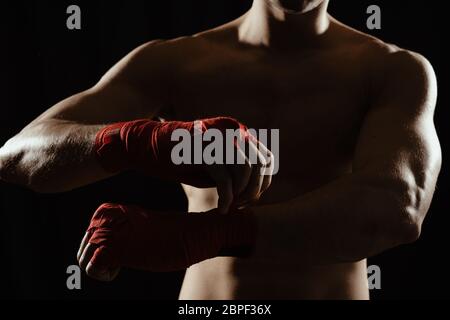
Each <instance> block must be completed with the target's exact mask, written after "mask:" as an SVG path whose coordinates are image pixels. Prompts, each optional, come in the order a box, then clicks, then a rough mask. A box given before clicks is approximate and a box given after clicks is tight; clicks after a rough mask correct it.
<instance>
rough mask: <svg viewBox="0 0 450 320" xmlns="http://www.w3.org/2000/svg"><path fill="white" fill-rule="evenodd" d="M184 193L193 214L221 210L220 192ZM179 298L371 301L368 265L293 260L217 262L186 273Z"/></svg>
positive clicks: (188, 189) (189, 190)
mask: <svg viewBox="0 0 450 320" xmlns="http://www.w3.org/2000/svg"><path fill="white" fill-rule="evenodd" d="M273 187H274V186H272V187H271V188H273ZM278 187H280V186H278ZM183 188H184V190H185V192H186V195H187V197H188V200H189V212H205V211H208V210H211V209H214V208H216V207H217V200H218V196H217V191H216V189H197V188H193V187H190V186H183ZM275 188H276V187H275ZM277 189H278V188H277ZM282 189H284V190H289V189H285V188H282ZM297 260H298V259H297ZM180 299H181V300H240V299H248V300H250V299H263V300H264V299H356V300H366V299H369V289H368V281H367V262H366V260H363V261H360V262H356V263H346V264H337V265H328V266H307V265H302V264H300V263H298V262H295V263H294V262H293V261H281V260H277V261H264V262H261V261H255V260H252V259H245V260H244V259H237V258H228V257H220V258H214V259H210V260H207V261H203V262H201V263H198V264H196V265H194V266H191V267H190V268H189V269H188V270H187V272H186V276H185V279H184V282H183V286H182V289H181V292H180Z"/></svg>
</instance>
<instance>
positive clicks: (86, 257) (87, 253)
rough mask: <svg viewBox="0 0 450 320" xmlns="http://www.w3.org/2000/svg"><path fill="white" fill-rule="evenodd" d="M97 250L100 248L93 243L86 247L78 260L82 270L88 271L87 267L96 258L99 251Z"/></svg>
mask: <svg viewBox="0 0 450 320" xmlns="http://www.w3.org/2000/svg"><path fill="white" fill-rule="evenodd" d="M97 248H98V246H96V245H95V244H92V243H88V244H87V245H86V247H85V248H84V250H83V253H82V254H81V256H80V259H79V260H78V263H79V264H80V268H81V269H82V270H84V271H86V268H87V265H88V263H89V262H90V261H91V259H92V257H93V256H94V253H95V250H97Z"/></svg>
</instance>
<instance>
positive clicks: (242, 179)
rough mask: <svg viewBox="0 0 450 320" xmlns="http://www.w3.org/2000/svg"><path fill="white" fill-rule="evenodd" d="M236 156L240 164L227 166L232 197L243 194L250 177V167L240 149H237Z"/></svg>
mask: <svg viewBox="0 0 450 320" xmlns="http://www.w3.org/2000/svg"><path fill="white" fill-rule="evenodd" d="M237 154H238V158H240V159H241V162H238V164H237V165H234V166H229V168H230V172H231V176H232V179H233V195H234V196H235V197H237V196H239V195H240V194H241V193H242V192H244V190H245V189H246V188H247V185H248V183H249V181H250V178H251V176H252V165H251V164H250V161H249V159H248V158H247V157H246V155H245V153H244V152H243V151H242V150H241V149H238V150H237ZM241 163H242V164H241Z"/></svg>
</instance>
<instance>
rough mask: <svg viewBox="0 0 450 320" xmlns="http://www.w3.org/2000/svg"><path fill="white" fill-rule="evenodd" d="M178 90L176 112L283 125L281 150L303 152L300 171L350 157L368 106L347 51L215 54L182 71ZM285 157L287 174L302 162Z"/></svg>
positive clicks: (189, 116)
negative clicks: (232, 57)
mask: <svg viewBox="0 0 450 320" xmlns="http://www.w3.org/2000/svg"><path fill="white" fill-rule="evenodd" d="M345 65H347V66H348V67H347V68H345V67H344V66H345ZM173 97H174V101H173V104H174V105H175V108H176V117H177V118H179V119H185V120H193V119H198V118H206V117H215V116H221V115H225V116H232V117H235V118H237V119H238V120H240V121H241V122H243V123H245V124H247V125H248V126H249V127H251V128H266V129H279V130H280V135H279V139H280V141H279V142H280V150H281V152H282V154H284V155H296V154H302V158H303V165H302V167H301V170H308V167H314V166H317V164H318V163H323V162H325V161H328V163H332V164H333V165H331V166H334V164H336V163H338V162H341V161H344V158H346V157H347V159H348V156H349V154H350V153H351V150H352V147H353V145H354V143H355V140H356V137H357V134H358V131H359V128H360V125H361V122H362V119H363V116H364V113H365V108H366V100H365V98H366V96H365V89H364V75H363V74H362V72H360V70H359V69H358V68H355V67H354V66H352V65H351V63H350V61H347V60H343V59H342V58H340V60H339V61H336V60H333V59H330V60H327V59H315V58H307V59H305V61H303V62H302V61H291V62H284V61H281V62H277V63H273V61H267V62H265V61H256V62H248V61H247V62H236V61H219V62H218V61H214V60H213V59H212V58H211V60H210V61H208V60H206V61H201V62H198V63H192V64H190V65H187V66H186V68H184V70H182V71H181V72H180V74H179V75H178V76H177V79H176V86H175V90H174V96H173ZM286 157H287V156H286ZM282 159H283V160H282V161H283V162H284V164H285V167H286V168H290V169H289V170H288V171H290V173H293V170H297V169H298V166H297V167H296V166H295V164H294V163H293V161H294V160H292V159H291V157H287V158H282ZM294 168H297V169H294Z"/></svg>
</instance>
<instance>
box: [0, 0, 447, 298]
mask: <svg viewBox="0 0 450 320" xmlns="http://www.w3.org/2000/svg"><path fill="white" fill-rule="evenodd" d="M328 2H329V0H303V1H302V0H291V1H289V0H254V3H253V6H252V8H251V9H250V11H249V12H247V13H246V14H244V15H243V16H242V17H240V18H238V19H237V20H235V21H232V22H230V23H228V24H226V25H223V26H221V27H218V28H216V29H213V30H208V31H206V32H203V33H200V34H197V35H195V36H191V37H184V38H180V39H175V40H171V41H155V42H151V43H148V44H145V45H143V46H141V47H139V48H138V49H136V50H135V51H133V52H132V53H131V54H130V55H128V56H127V57H126V58H124V59H123V60H122V61H121V62H119V63H118V64H117V65H116V66H115V67H114V68H113V69H112V70H111V71H109V72H108V73H107V75H106V76H105V77H103V78H102V79H101V81H100V82H99V83H98V84H97V85H96V86H95V87H93V88H91V89H89V90H87V91H85V92H83V93H80V94H78V95H75V96H73V97H71V98H69V99H67V100H65V101H63V102H61V103H59V104H58V105H56V106H54V107H53V108H51V109H50V110H48V111H47V112H45V113H44V114H43V115H42V116H40V117H39V118H38V119H36V120H35V121H33V122H32V123H31V124H30V125H29V126H27V127H26V128H25V129H24V130H23V131H22V132H21V133H20V134H18V135H17V136H16V137H14V138H13V139H11V140H10V141H9V142H8V143H7V144H6V145H5V146H4V147H3V148H2V149H1V152H0V154H1V158H0V159H1V174H2V179H4V180H6V181H9V182H12V183H18V184H22V185H26V186H29V187H30V188H32V189H34V190H36V191H38V192H61V191H66V190H71V189H73V188H76V187H79V186H83V185H86V184H88V183H92V182H94V181H98V180H100V179H103V178H105V177H107V176H108V173H106V172H105V171H104V170H103V169H102V168H101V167H100V166H99V165H98V163H97V162H96V161H95V157H94V156H93V155H92V146H93V144H94V139H95V136H96V134H97V132H98V131H99V130H100V129H101V128H102V127H104V124H105V123H114V122H119V121H130V120H135V119H140V118H153V117H156V116H161V117H162V118H164V119H166V120H186V121H191V120H195V119H204V118H211V117H216V116H223V115H226V116H231V117H233V118H236V119H238V120H239V121H240V122H242V123H244V124H246V125H247V126H248V127H250V128H268V129H271V128H277V129H280V152H281V160H280V161H281V162H280V170H279V173H278V174H277V175H276V176H274V177H273V181H272V184H271V186H270V188H269V189H267V190H266V191H265V192H264V193H263V194H262V195H261V191H264V190H261V183H260V182H259V184H258V183H256V187H255V185H253V187H251V189H252V192H251V193H250V194H247V197H248V198H249V199H252V198H258V197H259V198H258V199H256V200H257V202H256V203H254V204H253V206H252V210H253V213H254V215H255V217H256V219H257V221H258V226H259V227H258V228H259V231H258V239H257V243H256V245H255V248H254V253H253V255H252V256H251V257H250V258H247V259H239V258H234V257H217V258H213V259H209V260H206V261H203V262H201V263H198V264H195V265H193V266H191V267H190V268H189V269H188V270H187V274H186V277H185V280H184V284H183V287H182V290H181V293H180V298H181V299H245V298H250V299H259V298H281V299H282V298H285V299H303V298H306V299H368V298H369V290H368V283H367V273H366V260H365V259H366V258H367V257H370V256H373V255H375V254H378V253H381V252H383V251H385V250H388V249H390V248H393V247H396V246H398V245H402V244H406V243H411V242H413V241H416V240H417V239H418V237H419V236H420V233H421V226H422V223H423V221H424V218H425V216H426V213H427V211H428V209H429V206H430V203H431V200H432V196H433V192H434V189H435V185H436V181H437V177H438V174H439V171H440V167H441V150H440V145H439V141H438V138H437V134H436V131H435V128H434V124H433V115H434V109H435V104H436V97H437V85H436V79H435V75H434V72H433V69H432V67H431V65H430V64H429V62H428V61H427V60H426V59H425V58H423V57H422V56H420V55H419V54H416V53H412V52H409V51H406V50H403V49H400V48H398V47H396V46H394V45H390V44H386V43H384V42H382V41H380V40H378V39H375V38H373V37H371V36H369V35H366V34H363V33H361V32H358V31H356V30H353V29H351V28H349V27H347V26H345V25H343V24H342V23H340V22H339V21H337V20H336V19H334V18H332V17H331V16H330V15H329V14H328V13H327V7H328ZM218 183H219V182H218ZM221 183H223V181H222V182H221ZM252 183H253V184H254V183H255V182H254V181H251V180H250V182H249V185H250V184H252ZM225 185H227V184H226V183H225ZM228 185H229V183H228ZM222 186H223V184H222ZM258 186H259V187H258ZM248 187H249V186H247V188H248ZM184 189H185V191H186V195H187V197H188V200H189V211H190V212H205V211H208V210H210V209H214V208H216V207H217V205H218V202H219V199H218V198H220V199H221V200H220V201H221V204H220V205H221V206H222V207H227V206H229V204H230V203H231V202H232V201H233V199H232V193H230V192H228V193H227V192H224V191H223V190H224V188H222V189H221V190H220V191H219V192H217V191H216V189H215V188H212V189H198V188H194V187H191V186H187V185H186V186H184ZM225 189H226V188H225ZM218 193H219V196H218ZM230 194H231V195H230ZM253 200H254V199H253ZM83 259H84V260H87V261H89V259H90V255H89V254H85V256H84V257H83ZM82 262H83V261H82ZM83 263H84V264H85V265H86V262H83ZM88 273H89V272H88ZM91 275H92V276H94V277H95V276H96V275H95V272H91Z"/></svg>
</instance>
